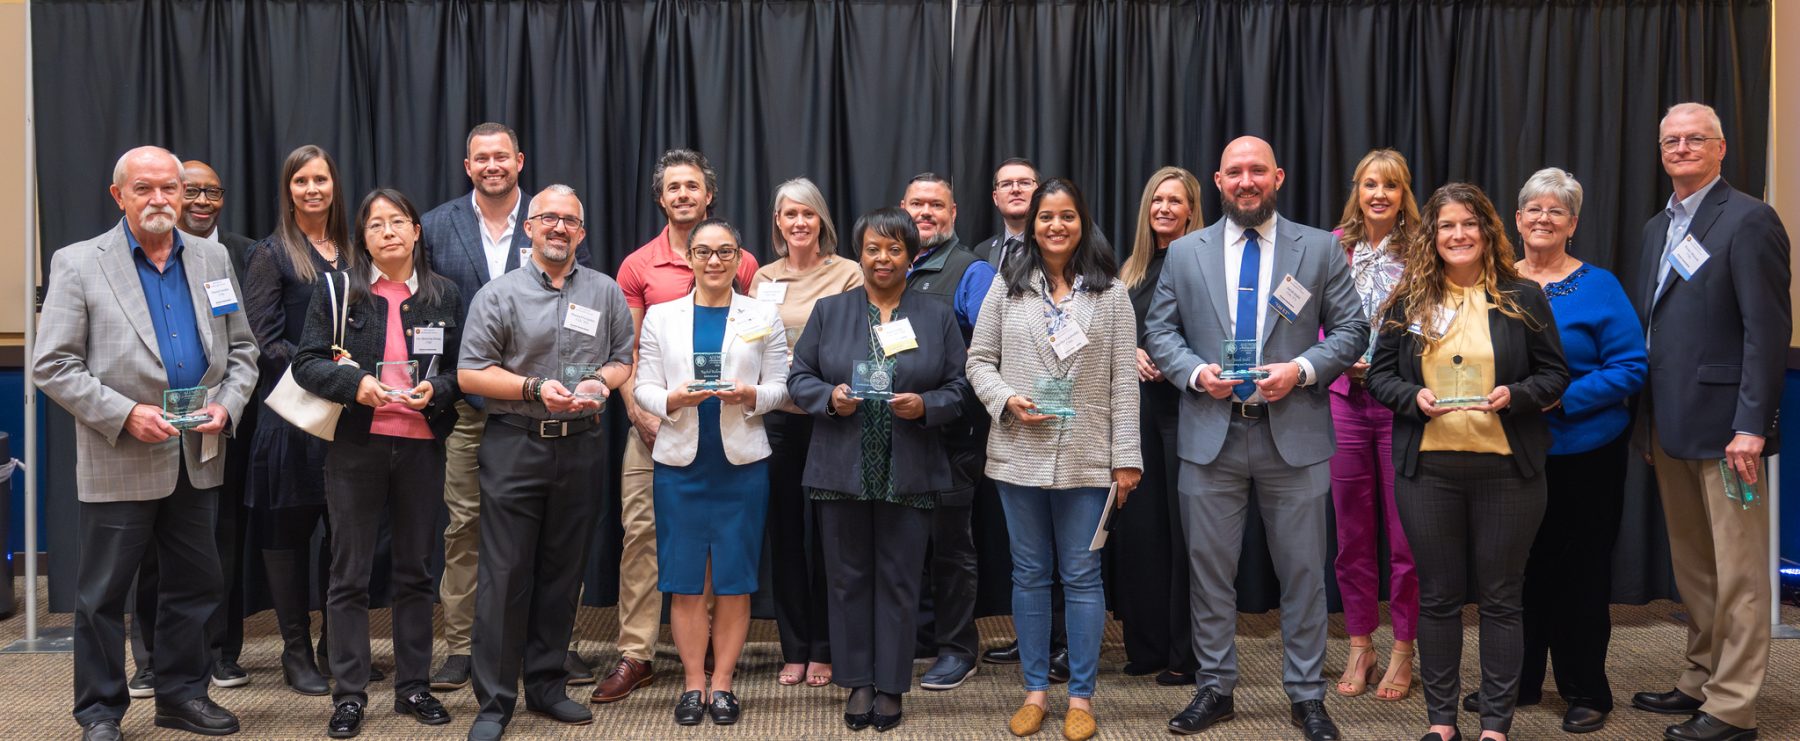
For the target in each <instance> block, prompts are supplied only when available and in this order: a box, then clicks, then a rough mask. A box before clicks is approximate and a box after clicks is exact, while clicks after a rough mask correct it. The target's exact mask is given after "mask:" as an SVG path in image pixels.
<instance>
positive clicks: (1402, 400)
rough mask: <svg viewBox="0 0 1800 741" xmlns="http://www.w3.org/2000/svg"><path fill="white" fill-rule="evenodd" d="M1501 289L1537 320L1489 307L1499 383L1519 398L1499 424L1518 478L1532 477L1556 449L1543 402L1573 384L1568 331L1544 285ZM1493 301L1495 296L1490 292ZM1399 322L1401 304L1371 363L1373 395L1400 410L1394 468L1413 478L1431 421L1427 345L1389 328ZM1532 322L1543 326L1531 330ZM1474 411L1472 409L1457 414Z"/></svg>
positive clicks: (1385, 321) (1502, 413) (1384, 327)
mask: <svg viewBox="0 0 1800 741" xmlns="http://www.w3.org/2000/svg"><path fill="white" fill-rule="evenodd" d="M1500 290H1501V291H1502V292H1504V293H1506V294H1509V295H1511V296H1512V297H1513V300H1514V301H1516V302H1517V303H1518V304H1519V308H1520V309H1522V310H1524V312H1525V316H1526V317H1527V318H1529V319H1530V326H1528V325H1527V323H1526V322H1525V321H1521V320H1518V319H1514V318H1512V317H1509V316H1507V315H1506V314H1504V313H1502V312H1501V311H1500V310H1499V309H1498V308H1495V309H1491V310H1489V311H1488V334H1489V335H1491V336H1492V338H1493V343H1494V383H1495V385H1497V386H1506V387H1508V388H1509V389H1511V391H1512V401H1511V402H1509V403H1508V404H1507V405H1506V408H1505V409H1502V410H1500V412H1499V414H1500V426H1501V428H1502V429H1505V430H1506V444H1507V445H1508V446H1509V447H1511V448H1512V452H1513V463H1514V464H1515V465H1517V466H1518V469H1519V476H1520V477H1522V478H1527V479H1529V478H1532V477H1534V476H1536V475H1537V474H1538V472H1539V471H1542V470H1544V456H1545V454H1546V453H1547V452H1548V451H1549V450H1550V427H1549V425H1548V424H1547V423H1546V422H1545V421H1544V412H1543V409H1544V407H1547V406H1550V405H1551V404H1553V403H1555V402H1556V400H1557V399H1560V398H1562V394H1563V391H1564V390H1565V389H1567V388H1568V387H1569V366H1568V364H1567V363H1566V362H1565V361H1564V360H1563V349H1562V337H1561V335H1559V334H1557V332H1556V319H1555V317H1554V316H1552V315H1551V313H1550V302H1549V300H1547V299H1545V298H1544V291H1543V289H1541V288H1539V287H1538V284H1536V283H1533V282H1531V281H1518V282H1515V283H1510V284H1504V285H1501V286H1500ZM1488 300H1489V302H1493V301H1494V299H1493V297H1489V299H1488ZM1392 322H1398V323H1399V324H1400V325H1401V326H1402V327H1404V326H1405V325H1406V320H1405V312H1404V310H1403V308H1402V307H1399V306H1395V307H1392V308H1390V309H1389V310H1388V312H1387V314H1386V317H1385V318H1384V319H1383V320H1382V333H1381V339H1380V341H1379V342H1378V343H1377V344H1376V347H1375V359H1374V360H1372V361H1371V362H1370V365H1369V375H1368V384H1369V393H1370V394H1371V395H1373V396H1374V397H1375V400H1376V401H1379V402H1381V404H1382V406H1385V407H1387V408H1389V409H1392V410H1393V411H1394V470H1395V472H1397V473H1399V474H1400V475H1401V476H1406V477H1409V478H1410V477H1411V476H1412V475H1413V473H1414V472H1415V471H1416V470H1417V468H1418V463H1419V444H1420V443H1421V442H1423V441H1424V439H1425V425H1426V423H1427V421H1428V420H1429V418H1428V417H1426V416H1425V413H1424V412H1421V411H1419V403H1418V396H1419V389H1422V388H1425V381H1424V379H1425V375H1424V370H1423V368H1422V367H1421V365H1420V362H1419V356H1420V353H1421V352H1423V350H1424V348H1423V346H1422V345H1420V344H1419V342H1418V339H1419V336H1418V335H1416V334H1414V333H1412V332H1408V331H1406V330H1404V329H1388V325H1389V324H1390V323H1392ZM1532 326H1535V327H1537V329H1535V330H1534V329H1532ZM1455 413H1456V414H1471V413H1472V412H1455Z"/></svg>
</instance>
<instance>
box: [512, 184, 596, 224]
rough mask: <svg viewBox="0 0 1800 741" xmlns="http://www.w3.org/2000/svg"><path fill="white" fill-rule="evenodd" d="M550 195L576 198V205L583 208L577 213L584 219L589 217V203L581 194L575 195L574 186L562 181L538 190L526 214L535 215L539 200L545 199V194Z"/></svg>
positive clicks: (526, 209)
mask: <svg viewBox="0 0 1800 741" xmlns="http://www.w3.org/2000/svg"><path fill="white" fill-rule="evenodd" d="M548 195H559V196H568V197H570V198H573V199H575V205H576V206H578V207H580V208H581V213H578V214H575V215H576V216H579V217H581V218H582V220H584V221H585V220H586V219H587V204H585V203H582V202H581V196H578V195H575V189H574V188H571V187H569V186H567V185H563V184H562V183H553V184H550V185H547V186H545V187H544V189H543V190H540V191H538V194H537V195H535V196H532V197H531V205H530V206H527V207H526V208H525V211H526V214H525V215H526V216H535V215H536V214H537V212H538V201H542V200H544V196H548Z"/></svg>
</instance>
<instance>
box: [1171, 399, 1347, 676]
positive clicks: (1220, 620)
mask: <svg viewBox="0 0 1800 741" xmlns="http://www.w3.org/2000/svg"><path fill="white" fill-rule="evenodd" d="M1252 483H1254V484H1255V485H1256V497H1255V501H1256V503H1257V509H1258V511H1259V513H1260V514H1261V516H1262V519H1263V525H1264V527H1265V529H1266V530H1267V531H1268V534H1269V549H1270V553H1269V555H1270V556H1272V557H1273V559H1274V561H1275V574H1276V576H1277V577H1278V578H1279V579H1280V580H1281V640H1282V648H1283V654H1284V659H1283V661H1282V667H1281V683H1282V686H1283V687H1284V688H1285V689H1286V690H1287V695H1288V698H1289V699H1290V700H1291V701H1293V702H1300V701H1302V700H1322V699H1324V698H1325V674H1324V672H1325V628H1326V622H1325V566H1326V564H1328V563H1330V558H1331V557H1330V554H1329V553H1327V549H1326V541H1327V538H1328V537H1329V536H1328V533H1327V526H1326V521H1327V519H1328V517H1327V515H1328V512H1329V509H1328V508H1329V507H1330V506H1331V498H1330V487H1331V471H1330V469H1329V467H1328V465H1327V463H1326V462H1324V461H1321V462H1319V463H1317V464H1314V465H1310V466H1305V467H1301V468H1295V467H1293V466H1289V465H1288V464H1287V463H1285V462H1283V461H1282V459H1281V454H1280V453H1279V452H1278V451H1276V449H1275V441H1274V439H1273V438H1272V437H1270V433H1269V424H1268V421H1267V420H1256V419H1245V418H1242V417H1238V416H1233V417H1232V418H1231V429H1230V431H1229V432H1228V434H1227V435H1226V436H1225V444H1224V447H1223V448H1222V449H1220V450H1219V456H1218V458H1215V459H1214V460H1213V462H1212V463H1209V464H1207V465H1204V466H1202V465H1199V464H1196V463H1193V462H1191V461H1185V460H1184V461H1182V462H1181V482H1180V491H1181V519H1182V524H1183V528H1184V530H1185V532H1186V534H1187V553H1188V565H1189V568H1190V574H1191V577H1192V578H1191V580H1190V582H1191V583H1190V590H1189V594H1188V601H1189V603H1190V604H1191V605H1192V606H1193V616H1194V656H1195V658H1197V659H1198V660H1199V663H1200V668H1199V675H1198V679H1199V681H1198V685H1199V687H1200V688H1201V689H1205V688H1207V687H1212V688H1214V689H1216V690H1218V691H1219V692H1220V693H1221V694H1225V695H1229V694H1231V691H1232V689H1233V688H1234V687H1236V686H1237V680H1238V663H1237V586H1236V584H1235V583H1234V582H1235V580H1236V579H1237V567H1238V556H1239V555H1240V553H1241V552H1242V551H1243V542H1244V517H1245V516H1246V515H1247V514H1248V512H1249V509H1250V502H1251V496H1250V487H1251V484H1252Z"/></svg>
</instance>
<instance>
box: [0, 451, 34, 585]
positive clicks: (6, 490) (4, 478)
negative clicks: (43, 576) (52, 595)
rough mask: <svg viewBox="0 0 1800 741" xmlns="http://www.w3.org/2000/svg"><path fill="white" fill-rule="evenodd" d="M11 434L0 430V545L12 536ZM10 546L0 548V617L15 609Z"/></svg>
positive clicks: (13, 471)
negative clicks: (3, 587) (1, 585)
mask: <svg viewBox="0 0 1800 741" xmlns="http://www.w3.org/2000/svg"><path fill="white" fill-rule="evenodd" d="M12 459H13V455H12V436H11V435H9V434H7V433H5V432H0V546H3V545H5V544H6V542H7V541H9V540H11V536H12V478H13V474H14V473H16V470H15V469H14V468H13V467H12ZM12 553H13V551H12V548H0V556H4V557H0V584H4V585H6V588H5V589H0V618H9V617H12V614H13V611H14V610H15V609H17V607H16V605H15V604H14V600H13V590H12V583H13V564H12V562H13V560H12ZM36 587H37V585H35V584H27V585H25V588H26V589H35V588H36Z"/></svg>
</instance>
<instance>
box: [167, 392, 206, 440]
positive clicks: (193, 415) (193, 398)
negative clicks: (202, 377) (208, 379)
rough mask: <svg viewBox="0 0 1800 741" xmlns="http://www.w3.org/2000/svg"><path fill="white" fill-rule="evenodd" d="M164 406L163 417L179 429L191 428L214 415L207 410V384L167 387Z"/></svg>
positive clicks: (203, 422) (204, 422) (170, 424)
mask: <svg viewBox="0 0 1800 741" xmlns="http://www.w3.org/2000/svg"><path fill="white" fill-rule="evenodd" d="M162 407H163V419H165V420H167V421H168V423H169V426H171V427H174V428H175V429H177V430H191V429H194V428H195V427H199V426H200V425H203V424H206V423H208V422H211V421H212V415H210V414H207V413H206V411H205V409H206V387H205V386H195V387H193V388H185V389H166V390H164V391H163V403H162Z"/></svg>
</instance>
